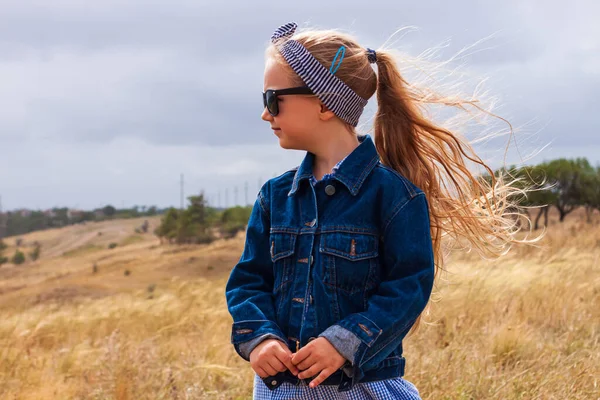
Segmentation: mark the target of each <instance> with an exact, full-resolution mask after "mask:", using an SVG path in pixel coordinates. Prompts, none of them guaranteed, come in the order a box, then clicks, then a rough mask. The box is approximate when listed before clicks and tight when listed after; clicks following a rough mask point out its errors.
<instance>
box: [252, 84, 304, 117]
mask: <svg viewBox="0 0 600 400" xmlns="http://www.w3.org/2000/svg"><path fill="white" fill-rule="evenodd" d="M290 94H314V93H313V91H312V90H311V89H310V88H309V87H308V86H296V87H292V88H287V89H268V90H267V91H265V92H262V95H263V106H264V107H265V108H266V109H267V111H269V114H271V115H272V116H273V117H276V116H277V115H278V114H279V99H278V96H286V95H290ZM268 95H271V96H273V97H274V98H275V101H274V102H273V105H274V108H275V110H271V109H270V108H269V107H268V104H267V96H268Z"/></svg>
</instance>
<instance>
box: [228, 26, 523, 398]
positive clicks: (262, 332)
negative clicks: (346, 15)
mask: <svg viewBox="0 0 600 400" xmlns="http://www.w3.org/2000/svg"><path fill="white" fill-rule="evenodd" d="M296 28H297V26H296V24H295V23H289V24H286V25H283V26H281V27H280V28H279V29H277V30H276V31H275V33H274V34H273V36H272V37H271V45H270V46H269V48H268V49H267V61H266V68H265V74H264V93H263V103H264V106H265V108H264V111H263V113H262V119H263V120H265V121H266V122H268V123H269V124H270V126H271V128H272V129H273V131H274V134H275V135H276V136H277V137H278V139H279V143H280V145H281V147H283V148H286V149H300V150H305V151H306V157H305V158H304V160H303V161H302V164H301V165H300V166H299V167H298V168H295V169H293V170H290V171H287V172H285V173H284V174H282V175H280V176H278V177H276V178H273V179H271V180H269V181H268V182H266V183H265V184H264V185H263V187H262V188H261V190H260V191H259V193H258V197H257V199H256V202H255V204H254V208H253V210H252V214H251V217H250V219H249V222H248V228H247V232H246V234H247V236H246V243H245V247H244V251H243V254H242V256H241V259H240V261H239V263H238V264H237V265H236V266H235V267H234V268H233V270H232V271H231V275H230V277H229V280H228V282H227V285H226V291H225V292H226V293H225V294H226V298H227V304H228V309H229V312H230V314H231V315H232V317H233V326H232V335H231V342H232V343H233V345H234V348H235V350H236V352H237V353H238V354H239V355H240V356H241V357H242V358H244V359H245V360H247V361H249V362H250V364H251V366H252V368H253V370H254V371H255V381H254V398H255V399H291V398H298V399H300V398H301V399H308V398H315V399H328V398H332V399H333V398H345V399H371V398H375V399H419V398H420V396H419V392H418V390H417V388H416V387H415V386H414V385H413V384H412V383H410V382H409V381H408V380H406V379H404V378H403V375H404V366H405V359H404V357H403V347H402V341H403V339H404V338H405V337H406V335H407V334H408V333H409V331H411V330H414V328H416V327H417V326H418V324H419V321H420V316H421V314H422V312H423V310H424V309H425V306H426V305H427V304H428V301H429V298H430V296H431V292H432V289H433V284H434V278H435V277H436V276H437V273H438V270H439V269H440V268H441V266H442V258H441V243H440V240H441V236H442V230H443V231H444V232H445V233H450V234H452V236H453V237H454V238H465V239H467V241H468V242H470V243H471V244H472V245H474V247H476V248H477V249H478V250H480V251H481V253H482V254H486V255H488V256H489V255H491V256H499V255H500V254H502V253H503V252H505V251H507V247H509V245H510V244H511V243H514V242H518V241H519V240H517V239H515V237H514V235H515V233H516V232H517V231H518V225H517V224H516V222H515V220H514V219H512V218H509V217H508V216H507V215H506V213H504V211H505V209H506V208H507V207H509V206H510V207H513V206H514V205H513V204H512V203H511V202H510V201H509V200H508V199H509V197H510V195H512V194H514V193H517V192H522V190H518V189H516V188H514V187H511V186H510V185H505V184H503V183H502V177H501V176H500V177H495V176H494V174H493V172H492V171H491V170H490V168H489V167H487V166H486V165H485V164H484V163H483V161H481V159H480V158H479V157H477V156H476V155H471V154H472V153H473V152H472V150H471V148H470V146H469V145H468V144H467V143H464V142H463V141H461V140H460V139H459V138H458V136H457V135H456V134H454V133H453V132H451V131H449V130H448V129H445V128H443V127H441V126H438V125H436V124H435V123H433V122H432V121H430V120H428V119H426V118H425V117H424V116H423V114H422V111H423V110H422V108H421V106H422V105H423V104H424V103H441V104H451V105H454V106H456V107H459V108H462V109H464V108H465V107H466V106H468V105H472V106H475V107H477V106H476V105H475V102H474V101H469V102H467V101H462V100H460V99H448V98H442V97H436V95H435V94H434V93H432V92H429V91H427V92H425V91H419V90H418V89H417V88H415V87H413V86H411V85H410V84H408V83H407V82H406V81H405V80H404V79H403V78H402V76H401V75H400V73H399V71H398V69H397V67H396V64H395V62H394V60H393V58H392V56H391V55H390V54H389V53H388V52H387V51H382V50H377V51H375V50H371V49H366V48H364V47H362V46H360V45H359V44H358V43H357V42H356V41H355V40H354V38H352V37H351V36H348V35H346V34H342V33H339V32H336V31H305V32H302V33H296ZM373 65H376V67H377V73H376V72H375V70H374V69H373ZM373 94H376V95H377V102H378V109H377V114H376V116H375V121H374V140H373V139H372V138H371V136H369V135H365V136H358V135H357V133H356V130H355V128H356V126H357V124H358V120H359V117H360V115H361V113H362V111H363V109H364V107H365V105H366V104H367V100H368V99H369V98H371V97H372V96H373ZM464 158H468V159H469V160H471V161H474V162H476V163H478V164H479V165H481V166H483V167H485V168H486V170H487V171H488V172H489V173H490V178H491V179H488V180H486V179H478V178H476V177H474V176H473V175H472V174H471V173H470V172H469V170H468V169H467V167H466V165H465V160H464ZM450 184H453V186H452V187H448V186H449V185H450Z"/></svg>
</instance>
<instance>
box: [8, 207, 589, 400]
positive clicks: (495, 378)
mask: <svg viewBox="0 0 600 400" xmlns="http://www.w3.org/2000/svg"><path fill="white" fill-rule="evenodd" d="M595 217H596V219H595V221H594V223H593V224H586V223H585V222H584V220H583V216H582V215H581V214H577V215H570V216H569V217H568V218H567V221H566V222H565V223H564V224H558V223H557V222H556V221H555V218H554V216H553V219H552V224H551V226H550V227H549V231H548V234H547V236H546V237H545V238H544V240H543V241H542V242H541V243H540V248H525V247H523V248H517V249H514V251H512V252H511V253H510V254H509V255H507V256H506V257H504V258H502V259H501V260H496V261H493V262H490V261H483V260H479V259H477V258H475V256H474V255H472V254H464V253H454V254H452V257H451V260H450V263H449V264H448V268H449V270H450V273H449V274H446V275H444V276H442V278H443V279H442V280H440V281H439V284H438V288H437V289H439V290H438V293H437V294H436V295H435V299H434V300H435V301H434V303H433V307H432V309H431V314H429V315H426V316H425V317H424V319H423V322H424V323H423V324H422V326H421V329H419V330H418V331H417V332H416V333H415V334H414V335H412V336H410V337H408V338H407V339H406V340H405V341H404V349H405V354H404V355H405V357H406V358H407V367H406V376H405V378H406V379H408V380H410V381H411V382H413V383H414V384H415V385H416V386H417V388H418V389H419V391H420V392H421V395H422V397H423V398H424V399H597V398H598V394H597V393H598V392H599V388H598V377H599V376H600V346H599V343H598V342H599V339H600V263H599V259H600V223H599V221H598V217H597V216H595ZM152 222H153V223H156V221H152ZM139 224H141V222H140V221H113V222H111V223H107V224H103V225H101V226H93V227H92V226H80V227H77V228H76V229H74V228H73V227H71V228H63V229H60V230H54V231H45V232H43V233H41V232H37V233H34V234H31V235H28V236H24V240H25V242H33V241H34V240H40V241H42V243H43V248H42V258H41V259H40V260H38V261H37V262H34V263H32V262H28V263H26V264H24V265H21V266H11V265H8V266H6V265H5V266H2V267H1V268H0V398H1V399H5V398H6V399H119V400H123V399H205V398H207V399H248V398H251V393H252V377H253V372H252V370H251V369H250V366H249V364H248V363H247V362H245V361H244V360H242V359H241V358H240V357H239V356H238V355H237V354H236V353H235V351H234V349H233V347H232V345H231V344H230V342H229V339H230V334H231V331H230V329H231V317H230V316H229V313H228V312H227V307H226V302H225V296H224V288H225V283H226V281H227V278H228V275H229V272H230V270H231V268H232V267H233V265H234V264H235V262H236V261H237V259H238V258H239V255H240V253H241V251H242V247H243V236H238V237H236V238H235V239H232V240H229V241H218V242H215V243H213V244H211V245H208V246H185V247H177V246H169V245H164V246H160V245H159V243H158V241H157V240H156V239H155V238H154V237H153V236H151V235H150V234H147V235H133V229H134V227H135V226H137V225H139ZM151 229H153V228H152V227H151ZM98 230H102V232H103V233H102V235H100V236H98V235H97V231H98ZM132 237H135V238H136V239H131V238H132ZM36 238H37V239H36ZM82 239H85V240H82ZM7 242H8V243H9V244H12V242H13V240H11V239H9V240H8V241H7ZM110 242H118V243H119V246H118V247H116V248H115V249H112V250H109V249H107V248H106V247H107V244H108V243H110ZM124 243H127V245H125V244H124ZM86 246H87V247H86ZM91 246H97V247H98V248H94V250H93V251H92V250H89V249H91V248H92V247H91ZM77 249H79V250H81V251H79V252H78V251H77ZM83 249H88V250H86V251H83ZM63 253H67V254H66V255H64V256H63ZM94 264H96V265H97V272H96V273H94V272H93V265H94ZM126 270H128V271H129V275H125V271H126Z"/></svg>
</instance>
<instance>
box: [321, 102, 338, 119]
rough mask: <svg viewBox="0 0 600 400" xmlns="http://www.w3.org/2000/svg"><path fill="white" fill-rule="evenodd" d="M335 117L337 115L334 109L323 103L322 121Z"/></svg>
mask: <svg viewBox="0 0 600 400" xmlns="http://www.w3.org/2000/svg"><path fill="white" fill-rule="evenodd" d="M333 117H335V114H334V113H333V111H331V110H329V109H328V108H327V106H326V105H325V104H323V103H321V111H320V112H319V119H320V120H321V121H329V120H330V119H332V118H333Z"/></svg>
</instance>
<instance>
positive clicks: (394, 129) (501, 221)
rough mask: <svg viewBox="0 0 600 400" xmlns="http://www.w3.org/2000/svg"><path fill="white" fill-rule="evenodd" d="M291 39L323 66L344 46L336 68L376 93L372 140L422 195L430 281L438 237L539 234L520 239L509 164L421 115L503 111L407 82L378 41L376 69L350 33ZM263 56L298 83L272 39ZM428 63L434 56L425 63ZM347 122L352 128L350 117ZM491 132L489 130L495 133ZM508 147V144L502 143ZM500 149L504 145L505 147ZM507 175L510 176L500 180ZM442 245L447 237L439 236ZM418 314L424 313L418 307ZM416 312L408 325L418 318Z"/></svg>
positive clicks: (477, 240)
mask: <svg viewBox="0 0 600 400" xmlns="http://www.w3.org/2000/svg"><path fill="white" fill-rule="evenodd" d="M292 39H294V40H297V41H298V42H300V43H301V44H302V45H304V47H305V48H306V49H307V50H308V51H309V52H310V53H311V54H312V55H313V56H314V57H315V58H316V59H317V60H318V61H319V62H320V63H321V64H322V65H323V66H325V67H326V68H329V66H330V65H331V63H332V61H333V58H334V56H335V54H336V52H337V50H338V49H339V48H340V46H345V47H346V53H345V57H344V59H343V62H342V64H341V65H340V67H339V69H338V70H337V71H336V72H335V75H336V76H337V77H338V78H340V79H341V80H342V81H344V83H346V84H347V85H348V86H349V87H350V88H351V89H353V90H354V91H355V92H356V93H357V94H358V95H359V96H361V97H362V98H364V99H369V98H371V97H372V96H373V94H376V95H377V103H378V108H377V112H376V115H375V117H374V126H373V130H374V141H375V146H376V148H377V152H378V153H379V156H380V158H381V162H382V163H383V164H384V165H387V166H389V167H391V168H393V169H394V170H395V171H397V172H398V173H400V174H401V175H403V176H405V177H406V178H408V179H409V180H410V181H411V182H413V183H414V184H415V185H416V186H418V187H419V188H420V189H421V190H423V192H424V193H425V196H426V198H427V201H428V204H429V212H430V220H431V237H432V244H433V251H434V260H435V281H436V282H437V280H438V279H437V278H438V272H439V270H443V269H444V268H443V266H444V254H443V253H444V252H443V250H442V237H443V236H448V239H450V241H449V242H448V249H447V250H450V248H451V245H452V244H454V245H456V244H458V245H460V246H461V248H462V249H466V250H467V251H470V250H471V249H473V248H474V249H475V250H476V251H477V252H478V254H479V255H480V256H481V257H483V258H486V259H494V258H498V257H500V256H502V255H504V254H506V253H507V252H508V251H509V250H510V248H511V246H512V245H513V244H515V243H534V242H537V241H539V240H540V239H541V237H542V236H543V235H540V236H539V237H537V238H534V239H527V236H526V237H525V238H524V239H518V238H517V234H518V232H519V231H520V230H521V229H522V227H523V224H522V223H521V222H522V221H521V220H522V219H525V220H526V221H528V224H527V225H528V226H529V227H530V230H531V220H530V219H529V217H528V214H527V212H526V211H525V210H524V209H526V208H529V207H525V206H521V205H519V202H520V198H522V197H523V196H526V193H527V192H528V191H529V189H531V187H526V185H525V184H524V183H523V182H521V181H522V179H521V178H518V177H514V176H513V175H512V174H511V172H510V171H509V170H508V169H505V168H501V169H499V170H498V171H497V172H496V173H494V172H493V171H492V169H491V168H490V167H489V166H488V165H487V164H486V163H485V162H484V161H483V160H482V159H481V158H480V157H479V156H478V155H477V154H475V151H474V150H473V148H472V147H471V145H470V144H469V142H468V141H467V140H466V139H465V138H463V137H462V136H461V135H460V134H459V133H458V129H453V128H452V127H451V125H454V124H455V123H456V122H457V119H456V118H452V119H451V120H449V121H447V123H446V124H442V123H436V122H434V121H433V119H431V118H427V117H426V115H427V112H428V111H430V110H428V109H427V107H428V106H447V107H451V108H454V109H456V110H458V111H459V112H462V113H463V116H465V117H466V121H467V122H472V121H475V120H478V119H479V118H480V117H481V116H483V117H484V118H485V117H487V116H491V117H495V118H497V119H499V120H501V121H504V122H506V123H507V124H508V126H509V127H510V133H511V136H512V134H513V128H512V125H511V124H510V123H509V122H508V121H506V120H505V119H503V118H501V117H499V116H497V115H496V114H494V113H492V112H491V111H490V110H488V109H486V108H484V107H483V106H481V105H480V104H481V100H480V99H478V98H476V97H471V98H468V99H465V98H463V97H462V96H461V95H442V94H440V93H438V92H437V91H435V90H433V89H432V88H431V87H424V88H422V87H419V86H417V85H416V84H411V83H409V82H408V81H407V80H406V79H405V78H404V77H403V76H402V75H401V74H400V70H399V68H398V65H397V63H396V61H395V57H394V55H393V53H392V51H389V50H386V49H376V54H377V63H376V65H377V73H376V72H375V70H374V69H373V66H372V65H371V64H370V63H369V60H368V58H367V50H366V48H365V47H363V46H361V45H359V44H358V42H357V41H356V39H355V38H354V37H353V36H351V35H349V34H345V33H342V32H339V31H336V30H303V31H298V32H297V33H296V34H295V35H294V36H293V37H292ZM266 56H267V57H271V58H274V59H275V60H277V62H279V63H280V64H281V65H282V66H283V67H284V68H285V69H286V70H287V71H288V72H289V74H290V77H292V79H293V80H294V81H295V82H297V83H298V84H302V80H301V79H300V77H299V76H298V75H296V74H295V73H294V71H293V70H292V69H291V68H290V67H289V65H288V64H287V62H286V61H285V59H284V58H283V57H282V56H281V55H280V54H279V52H278V50H277V47H276V46H275V45H270V46H269V47H268V48H267V52H266ZM401 59H402V60H406V61H407V62H409V61H410V62H411V63H415V64H418V62H419V61H420V59H419V58H417V59H413V58H411V57H408V56H405V57H402V58H401ZM429 65H433V66H434V68H435V65H434V64H429ZM348 128H349V129H351V130H353V129H354V128H353V127H351V126H349V125H348ZM493 136H497V135H489V136H488V138H489V137H493ZM507 150H508V146H507ZM505 156H506V153H505ZM467 160H469V161H471V162H473V163H475V164H476V165H477V166H480V167H483V169H484V170H485V171H486V173H484V174H483V175H481V176H475V175H473V174H472V173H471V172H470V171H469V169H468V167H467V163H466V162H467ZM505 175H506V176H508V177H510V178H511V179H512V180H509V181H506V178H505ZM445 245H446V242H445ZM421 315H422V314H421ZM421 315H420V316H419V318H417V320H416V321H415V324H414V325H413V327H412V328H411V332H413V331H414V330H415V329H416V328H417V326H418V325H419V323H420V319H421Z"/></svg>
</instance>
